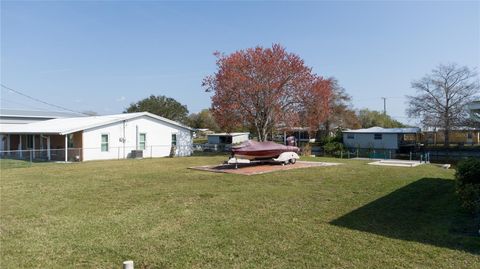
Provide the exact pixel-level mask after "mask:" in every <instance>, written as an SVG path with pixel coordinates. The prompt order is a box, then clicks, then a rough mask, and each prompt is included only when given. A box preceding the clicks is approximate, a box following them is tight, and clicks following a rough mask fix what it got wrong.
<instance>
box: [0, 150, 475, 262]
mask: <svg viewBox="0 0 480 269" xmlns="http://www.w3.org/2000/svg"><path fill="white" fill-rule="evenodd" d="M223 160H225V157H224V156H221V157H214V156H206V157H188V158H174V159H170V158H164V159H145V160H120V161H98V162H85V163H74V164H35V163H34V164H32V165H28V166H26V167H22V166H18V165H13V166H9V165H2V166H1V167H2V169H1V181H0V182H1V183H0V186H1V193H0V194H1V196H0V199H1V200H0V202H1V204H0V206H1V207H0V216H1V225H0V238H1V242H0V243H1V244H0V247H1V260H0V264H1V267H2V268H21V267H42V268H67V267H68V268H70V267H81V268H120V267H121V263H122V261H124V260H129V259H132V260H134V262H135V268H192V267H193V268H230V267H235V268H257V267H268V268H322V267H326V268H333V267H335V268H479V267H480V238H479V237H478V236H476V235H475V230H476V229H475V227H474V226H473V225H471V223H472V220H471V218H470V217H469V216H468V215H467V214H465V213H463V212H462V211H461V210H460V208H459V203H458V201H457V199H456V197H455V195H454V193H453V190H454V181H453V180H452V178H453V173H454V171H452V170H443V169H440V168H438V167H434V166H430V165H425V166H419V167H416V168H395V167H381V166H370V165H366V162H364V161H355V160H339V159H326V158H315V159H314V158H311V160H321V161H334V162H339V161H341V162H344V164H343V165H341V166H335V167H315V168H308V169H298V170H289V171H279V172H275V173H270V174H263V175H256V176H241V175H232V174H220V173H209V172H202V171H194V170H189V169H187V167H189V166H195V165H206V164H216V163H220V162H221V161H223ZM9 167H14V168H9Z"/></svg>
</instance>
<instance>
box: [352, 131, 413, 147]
mask: <svg viewBox="0 0 480 269" xmlns="http://www.w3.org/2000/svg"><path fill="white" fill-rule="evenodd" d="M342 133H343V144H344V145H345V146H346V147H347V148H357V149H390V150H397V149H399V148H400V146H403V145H411V144H412V143H415V141H417V140H418V139H417V135H418V134H419V133H420V128H382V127H372V128H367V129H357V130H346V131H343V132H342Z"/></svg>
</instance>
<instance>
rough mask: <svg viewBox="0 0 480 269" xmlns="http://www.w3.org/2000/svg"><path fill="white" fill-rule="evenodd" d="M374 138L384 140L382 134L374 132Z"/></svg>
mask: <svg viewBox="0 0 480 269" xmlns="http://www.w3.org/2000/svg"><path fill="white" fill-rule="evenodd" d="M373 139H375V140H382V134H373Z"/></svg>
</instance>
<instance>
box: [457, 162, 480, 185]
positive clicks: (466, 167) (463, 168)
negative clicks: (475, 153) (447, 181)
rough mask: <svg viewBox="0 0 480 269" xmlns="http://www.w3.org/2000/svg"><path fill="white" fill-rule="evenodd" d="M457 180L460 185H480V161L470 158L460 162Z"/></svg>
mask: <svg viewBox="0 0 480 269" xmlns="http://www.w3.org/2000/svg"><path fill="white" fill-rule="evenodd" d="M455 178H456V179H457V180H458V183H459V184H460V185H464V184H468V183H471V184H480V160H479V159H474V158H469V159H466V160H463V161H460V162H459V163H458V166H457V172H456V173H455Z"/></svg>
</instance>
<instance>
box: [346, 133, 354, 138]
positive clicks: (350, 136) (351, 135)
mask: <svg viewBox="0 0 480 269" xmlns="http://www.w3.org/2000/svg"><path fill="white" fill-rule="evenodd" d="M347 139H355V135H354V134H347Z"/></svg>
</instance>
